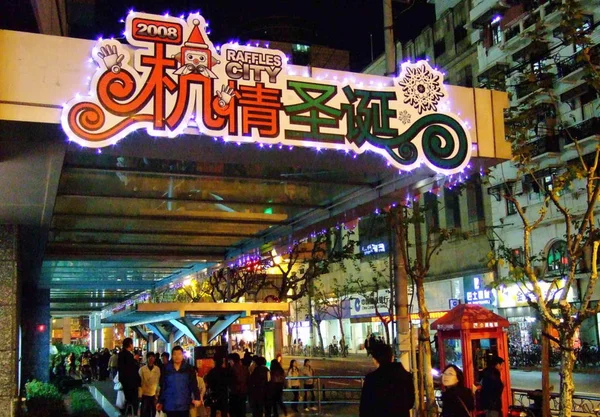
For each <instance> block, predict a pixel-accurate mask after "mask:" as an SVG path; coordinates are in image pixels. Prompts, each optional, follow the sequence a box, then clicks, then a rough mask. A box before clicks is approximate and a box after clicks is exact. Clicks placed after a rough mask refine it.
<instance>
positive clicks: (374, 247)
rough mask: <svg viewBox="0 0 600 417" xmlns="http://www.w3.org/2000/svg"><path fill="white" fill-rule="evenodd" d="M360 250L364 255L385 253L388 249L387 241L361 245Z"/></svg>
mask: <svg viewBox="0 0 600 417" xmlns="http://www.w3.org/2000/svg"><path fill="white" fill-rule="evenodd" d="M360 251H361V252H362V254H363V255H364V256H369V255H377V254H380V253H385V252H386V251H387V249H386V246H385V243H383V242H379V243H369V244H367V245H364V246H361V247H360Z"/></svg>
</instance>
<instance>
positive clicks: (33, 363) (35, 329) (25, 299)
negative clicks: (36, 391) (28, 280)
mask: <svg viewBox="0 0 600 417" xmlns="http://www.w3.org/2000/svg"><path fill="white" fill-rule="evenodd" d="M21 311H24V312H26V314H23V315H22V317H21V346H22V349H21V375H22V378H21V379H22V381H23V382H27V381H28V380H31V379H37V380H39V381H48V379H49V378H50V352H49V348H50V290H48V289H38V290H35V289H33V288H31V289H29V290H28V291H23V295H22V297H21Z"/></svg>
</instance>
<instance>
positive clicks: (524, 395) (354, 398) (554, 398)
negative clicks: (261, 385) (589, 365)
mask: <svg viewBox="0 0 600 417" xmlns="http://www.w3.org/2000/svg"><path fill="white" fill-rule="evenodd" d="M310 379H312V380H313V381H314V388H304V384H303V381H305V380H310ZM364 379H365V377H364V376H312V377H308V376H300V377H286V382H287V381H291V380H298V381H300V388H297V389H296V388H285V389H284V390H283V391H284V393H287V392H289V393H294V392H297V393H298V394H299V401H284V404H286V405H297V406H302V405H303V404H306V405H308V404H309V403H311V404H314V403H316V405H317V412H318V414H319V415H320V414H321V413H322V411H323V407H326V406H335V405H338V406H340V405H346V406H348V405H350V406H352V405H355V406H358V405H359V404H360V393H361V391H362V386H363V384H364ZM332 381H333V382H335V381H357V382H358V383H359V384H360V386H356V387H348V388H333V387H332V386H331V384H328V382H332ZM311 391H313V392H314V394H315V401H312V395H310V396H309V398H307V401H304V394H305V393H307V394H311ZM534 392H535V390H525V389H519V388H513V389H512V396H513V405H517V406H522V407H529V405H531V404H532V403H533V400H531V398H530V397H532V394H533V393H534ZM436 400H437V403H438V407H440V408H441V391H440V390H439V389H436ZM559 405H560V395H559V394H558V393H552V394H551V395H550V410H551V411H552V413H553V414H558V410H559ZM572 411H573V413H574V414H575V415H592V416H595V417H600V396H595V395H582V394H575V395H573V410H572Z"/></svg>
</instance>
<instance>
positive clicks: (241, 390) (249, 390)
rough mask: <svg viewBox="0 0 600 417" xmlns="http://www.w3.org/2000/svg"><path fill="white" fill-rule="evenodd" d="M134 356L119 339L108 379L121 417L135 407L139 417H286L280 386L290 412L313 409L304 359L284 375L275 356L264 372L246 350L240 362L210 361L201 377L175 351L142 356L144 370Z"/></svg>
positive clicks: (234, 357)
mask: <svg viewBox="0 0 600 417" xmlns="http://www.w3.org/2000/svg"><path fill="white" fill-rule="evenodd" d="M137 356H138V355H136V354H135V352H134V350H133V341H132V340H131V339H130V338H127V339H125V340H124V341H123V348H122V350H121V351H120V352H119V353H118V355H117V357H116V360H115V362H116V366H115V368H116V369H115V377H114V382H115V389H117V390H118V391H119V396H120V397H121V400H119V399H118V400H117V402H118V404H117V405H118V407H119V408H121V409H122V410H123V412H125V413H127V412H129V413H130V414H131V413H133V415H138V408H140V406H141V408H140V413H139V415H140V417H156V415H157V412H160V413H163V414H162V415H166V417H209V415H210V417H217V415H219V416H221V417H227V416H230V417H245V416H246V411H247V410H248V408H249V411H250V412H251V413H252V416H253V417H271V416H274V417H279V416H280V415H282V416H288V415H290V414H288V409H287V407H286V405H285V404H284V400H283V393H284V389H285V388H286V387H287V388H288V389H291V390H293V403H292V407H291V409H292V410H293V411H294V412H298V411H299V406H300V405H302V404H303V405H304V410H306V411H309V410H316V409H317V408H316V402H315V392H314V379H312V378H314V376H315V373H314V370H313V368H312V366H311V364H310V360H309V359H306V360H305V361H304V364H303V366H302V367H299V365H298V364H297V362H296V361H295V360H292V361H291V363H290V366H289V368H288V369H287V370H285V369H284V368H283V366H282V357H281V355H278V356H277V358H276V359H274V360H273V361H272V362H271V364H270V367H267V360H266V359H265V358H264V357H261V356H255V355H252V354H251V353H250V352H249V351H247V350H246V352H245V354H244V357H243V358H241V357H240V355H239V354H238V353H231V354H229V355H227V356H226V357H219V356H217V357H215V358H214V359H213V361H214V367H213V368H212V369H211V370H210V371H209V372H208V373H207V374H206V375H202V370H200V369H195V367H193V366H191V365H190V364H189V363H188V361H187V360H186V359H185V357H184V352H183V349H182V348H181V347H180V346H175V347H174V348H173V350H172V352H171V356H170V355H169V354H168V353H167V352H165V353H163V354H162V355H161V356H160V358H159V357H158V355H155V354H154V353H152V352H150V353H148V354H147V356H146V365H144V366H141V365H140V362H139V360H138V357H137ZM111 361H112V357H109V361H108V362H107V367H106V368H107V369H111V370H112V367H111V366H110V365H111ZM298 377H306V378H304V379H295V378H298ZM302 387H303V389H304V390H305V391H304V397H303V400H304V401H301V397H300V390H301V388H302ZM118 398H119V397H118Z"/></svg>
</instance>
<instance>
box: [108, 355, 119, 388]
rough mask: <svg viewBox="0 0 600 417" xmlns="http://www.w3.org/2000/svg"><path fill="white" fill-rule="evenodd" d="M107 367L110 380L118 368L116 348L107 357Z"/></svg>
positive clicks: (115, 374) (113, 377)
mask: <svg viewBox="0 0 600 417" xmlns="http://www.w3.org/2000/svg"><path fill="white" fill-rule="evenodd" d="M108 369H109V370H110V380H111V381H112V380H113V379H115V376H117V371H118V370H119V354H118V353H117V350H116V349H115V350H113V353H112V355H111V356H110V358H109V359H108Z"/></svg>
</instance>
